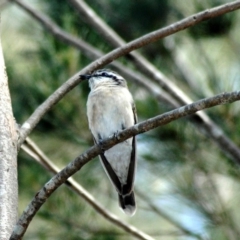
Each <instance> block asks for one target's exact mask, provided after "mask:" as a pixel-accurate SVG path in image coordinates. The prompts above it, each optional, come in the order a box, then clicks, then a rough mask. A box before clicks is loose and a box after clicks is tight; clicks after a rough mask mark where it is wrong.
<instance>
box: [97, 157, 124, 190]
mask: <svg viewBox="0 0 240 240" xmlns="http://www.w3.org/2000/svg"><path fill="white" fill-rule="evenodd" d="M100 157H101V160H102V163H103V165H104V167H105V169H106V171H107V173H108V176H109V177H110V179H111V180H112V182H113V184H114V185H115V187H116V189H117V191H118V193H119V194H122V184H121V183H120V181H119V179H118V176H117V175H116V173H115V172H114V171H113V169H112V167H111V165H110V163H109V162H108V160H107V159H106V157H105V155H104V153H101V154H100Z"/></svg>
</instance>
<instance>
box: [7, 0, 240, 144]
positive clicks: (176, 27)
mask: <svg viewBox="0 0 240 240" xmlns="http://www.w3.org/2000/svg"><path fill="white" fill-rule="evenodd" d="M9 1H12V2H15V3H17V4H20V3H22V2H21V1H19V0H9ZM238 8H240V1H236V2H233V3H229V4H225V5H222V6H220V7H217V8H212V9H210V10H206V11H203V12H200V13H198V14H195V15H192V16H190V17H187V18H185V19H183V20H181V21H178V22H176V23H174V24H171V25H170V26H168V27H165V28H162V29H160V30H157V31H154V32H152V33H149V34H147V35H145V36H143V37H141V38H138V39H136V40H134V41H132V42H130V43H128V44H126V45H124V46H122V47H119V48H117V49H115V50H113V51H111V52H110V53H108V54H106V55H105V56H103V57H101V58H100V59H98V60H96V61H94V62H92V63H91V64H90V65H88V66H87V67H85V68H84V69H83V70H82V71H80V72H78V73H77V74H75V75H74V76H73V77H71V78H70V79H69V80H68V81H67V82H65V83H64V84H63V85H62V86H61V87H59V88H58V89H57V90H56V91H55V92H54V93H53V94H52V95H51V96H50V97H49V98H48V99H46V100H45V102H44V103H42V104H41V105H40V106H39V107H38V108H37V109H36V110H35V111H34V113H33V114H32V115H31V116H30V117H29V119H28V120H27V121H26V122H25V123H24V124H23V125H22V127H21V129H20V140H19V146H20V145H21V144H22V143H23V142H24V140H25V139H26V137H27V135H28V134H29V133H30V132H31V131H32V130H33V128H34V127H35V126H36V125H37V123H38V122H39V121H40V120H41V118H42V116H43V115H44V114H45V113H46V112H47V111H48V110H49V109H50V108H51V107H52V106H54V105H55V104H56V103H57V102H58V101H59V100H60V99H61V98H62V97H63V96H64V95H65V94H67V93H68V92H69V91H70V90H71V89H72V88H74V87H75V86H76V85H77V84H78V83H79V82H80V80H79V78H78V75H79V74H84V73H86V72H91V71H93V70H95V69H97V68H100V67H102V66H104V65H106V64H108V63H110V62H112V61H113V60H114V59H116V58H119V57H121V56H123V55H125V54H127V53H129V52H131V51H133V50H134V49H137V48H140V47H142V46H145V45H147V44H149V43H152V42H155V41H157V40H159V39H160V38H163V37H166V36H168V35H171V34H173V33H176V32H178V31H181V30H183V29H186V28H187V27H189V26H193V25H196V24H197V23H199V22H201V21H204V20H207V19H209V18H212V17H216V16H219V15H221V14H223V13H226V11H233V10H236V9H238Z"/></svg>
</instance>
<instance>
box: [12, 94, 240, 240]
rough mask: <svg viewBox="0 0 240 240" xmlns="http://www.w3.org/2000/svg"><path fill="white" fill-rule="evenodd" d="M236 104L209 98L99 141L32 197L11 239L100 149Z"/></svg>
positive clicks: (220, 97) (225, 97) (224, 97)
mask: <svg viewBox="0 0 240 240" xmlns="http://www.w3.org/2000/svg"><path fill="white" fill-rule="evenodd" d="M237 100H240V91H238V92H231V93H222V94H219V95H216V96H214V97H211V98H205V99H202V100H199V101H197V102H195V103H192V104H188V105H186V106H183V107H180V108H178V109H175V110H172V111H170V112H167V113H164V114H161V115H158V116H156V117H154V118H151V119H148V120H146V121H144V122H141V123H138V124H136V125H134V126H132V127H131V128H128V129H125V130H123V131H121V132H119V133H118V134H117V135H116V136H115V135H114V136H113V137H110V138H108V139H106V140H104V141H102V143H101V146H98V145H97V146H93V147H91V148H90V149H89V150H87V151H86V152H84V153H83V154H81V155H80V156H78V157H77V158H76V159H75V160H74V161H72V162H71V163H69V164H68V165H67V166H66V167H65V168H64V169H63V170H61V171H60V172H59V173H58V174H57V175H55V176H54V177H53V178H52V179H51V180H50V181H49V182H47V183H46V184H45V185H44V187H43V188H42V189H41V190H40V191H39V192H38V193H37V194H36V195H35V197H34V198H33V199H32V201H31V203H30V204H29V205H28V206H27V208H26V209H25V211H24V212H23V214H22V216H21V217H20V219H19V221H18V223H17V225H16V227H15V229H14V231H13V233H12V236H11V238H10V239H11V240H17V239H19V238H21V237H22V236H23V235H24V233H25V231H26V229H27V227H28V225H29V224H30V222H31V220H32V218H33V217H34V215H35V214H36V213H37V211H38V210H39V209H40V207H41V206H42V205H43V204H44V202H45V201H46V199H47V198H48V197H49V196H50V195H51V194H52V193H53V192H54V191H55V190H56V189H57V188H58V187H59V186H60V185H61V184H63V183H64V182H65V181H66V180H67V179H68V178H69V177H70V176H72V175H73V174H74V173H76V172H77V171H78V170H80V169H81V167H82V166H83V165H84V164H86V163H87V162H88V161H90V160H91V159H92V158H94V157H96V156H97V155H98V154H100V153H101V151H102V150H101V149H102V148H104V149H105V150H107V149H109V148H110V147H112V146H113V145H115V144H117V143H119V142H122V141H124V140H126V139H128V138H130V137H132V136H134V135H137V134H140V133H144V132H146V131H149V130H151V129H154V128H156V127H158V126H162V125H165V124H167V123H170V122H172V121H174V120H176V119H178V118H181V117H185V116H188V115H191V114H194V113H195V112H197V111H200V110H203V109H205V108H209V107H213V106H216V105H221V104H226V103H232V102H234V101H237Z"/></svg>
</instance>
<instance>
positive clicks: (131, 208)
mask: <svg viewBox="0 0 240 240" xmlns="http://www.w3.org/2000/svg"><path fill="white" fill-rule="evenodd" d="M118 199H119V206H120V207H121V208H122V209H123V211H124V212H125V213H126V214H127V215H130V216H133V215H134V213H135V212H136V203H135V196H134V192H133V191H132V192H131V193H129V194H128V195H120V194H118Z"/></svg>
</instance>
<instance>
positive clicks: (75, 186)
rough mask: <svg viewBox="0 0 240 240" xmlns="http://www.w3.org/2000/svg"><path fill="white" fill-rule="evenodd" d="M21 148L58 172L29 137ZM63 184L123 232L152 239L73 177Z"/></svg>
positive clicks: (54, 172)
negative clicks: (107, 208) (103, 203)
mask: <svg viewBox="0 0 240 240" xmlns="http://www.w3.org/2000/svg"><path fill="white" fill-rule="evenodd" d="M22 149H23V150H24V151H25V152H26V153H28V154H29V155H30V156H31V157H33V158H34V159H35V160H36V161H37V162H38V163H40V164H41V165H42V166H43V167H44V168H46V169H47V170H49V171H50V172H52V173H53V174H57V173H59V172H60V169H59V168H58V167H57V166H56V165H54V163H53V162H52V161H51V160H50V159H48V157H47V156H46V155H45V154H44V153H43V152H42V151H41V149H39V147H38V146H37V145H36V144H35V143H34V142H33V141H32V140H31V139H30V138H27V139H26V141H25V142H24V144H23V145H22ZM65 184H66V185H67V186H68V187H69V188H70V189H72V190H73V191H74V192H76V193H77V194H78V195H79V196H81V197H82V198H83V199H84V200H85V201H86V202H87V203H88V204H89V205H90V206H92V207H93V208H94V209H95V210H96V211H97V213H99V214H100V215H101V216H103V217H104V218H105V219H107V220H108V221H109V222H111V223H113V224H115V225H116V226H118V227H120V228H121V229H123V230H124V231H125V232H127V233H129V234H130V235H132V236H134V237H136V238H138V239H143V240H150V239H152V238H151V237H150V236H148V235H147V234H146V233H144V232H142V231H141V230H139V229H137V228H136V227H133V226H131V225H130V224H128V223H125V222H124V221H122V220H121V219H119V218H118V217H117V216H116V215H114V214H112V213H110V212H109V211H108V210H106V208H104V207H103V206H101V204H100V203H99V202H98V201H97V200H96V199H95V198H94V197H93V196H92V195H91V194H90V193H89V192H88V191H87V190H86V189H84V188H83V187H82V186H81V185H80V184H79V183H78V182H76V181H75V180H74V179H73V178H68V179H67V181H66V182H65Z"/></svg>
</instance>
